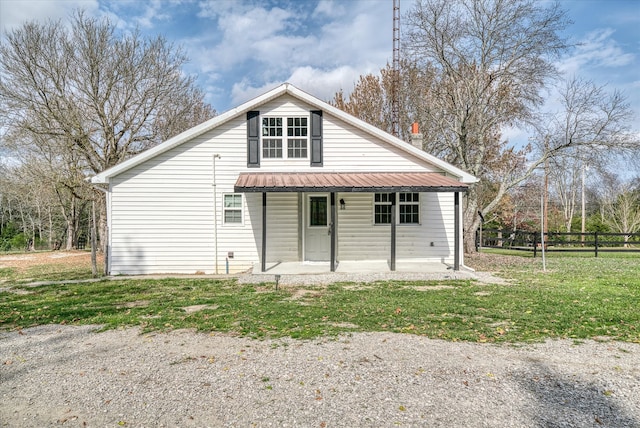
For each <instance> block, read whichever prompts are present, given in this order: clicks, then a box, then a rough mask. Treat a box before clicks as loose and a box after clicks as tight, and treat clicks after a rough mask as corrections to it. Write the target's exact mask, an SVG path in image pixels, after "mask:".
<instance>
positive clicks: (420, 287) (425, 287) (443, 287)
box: [410, 285, 455, 291]
mask: <svg viewBox="0 0 640 428" xmlns="http://www.w3.org/2000/svg"><path fill="white" fill-rule="evenodd" d="M410 288H413V289H414V290H416V291H437V290H449V289H451V288H455V287H454V286H453V285H431V286H429V285H415V286H413V287H410Z"/></svg>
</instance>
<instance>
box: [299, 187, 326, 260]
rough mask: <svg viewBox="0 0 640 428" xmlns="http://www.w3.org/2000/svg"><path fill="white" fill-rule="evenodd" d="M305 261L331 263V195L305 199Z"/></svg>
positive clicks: (319, 195)
mask: <svg viewBox="0 0 640 428" xmlns="http://www.w3.org/2000/svg"><path fill="white" fill-rule="evenodd" d="M305 199H306V200H305V217H306V218H305V219H304V223H305V226H304V259H305V260H308V261H329V259H330V258H331V229H330V223H331V219H330V214H329V195H326V194H310V195H306V198H305Z"/></svg>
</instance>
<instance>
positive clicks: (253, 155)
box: [247, 111, 260, 168]
mask: <svg viewBox="0 0 640 428" xmlns="http://www.w3.org/2000/svg"><path fill="white" fill-rule="evenodd" d="M247 167H249V168H251V167H254V168H259V167H260V112H259V111H249V112H247Z"/></svg>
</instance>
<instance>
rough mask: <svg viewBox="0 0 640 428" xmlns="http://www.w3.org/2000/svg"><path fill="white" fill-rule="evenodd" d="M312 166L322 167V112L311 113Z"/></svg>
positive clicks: (314, 111)
mask: <svg viewBox="0 0 640 428" xmlns="http://www.w3.org/2000/svg"><path fill="white" fill-rule="evenodd" d="M311 166H322V110H312V111H311Z"/></svg>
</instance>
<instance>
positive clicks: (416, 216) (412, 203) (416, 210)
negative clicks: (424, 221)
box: [398, 193, 420, 224]
mask: <svg viewBox="0 0 640 428" xmlns="http://www.w3.org/2000/svg"><path fill="white" fill-rule="evenodd" d="M398 214H399V220H400V224H418V223H420V193H399V194H398Z"/></svg>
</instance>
